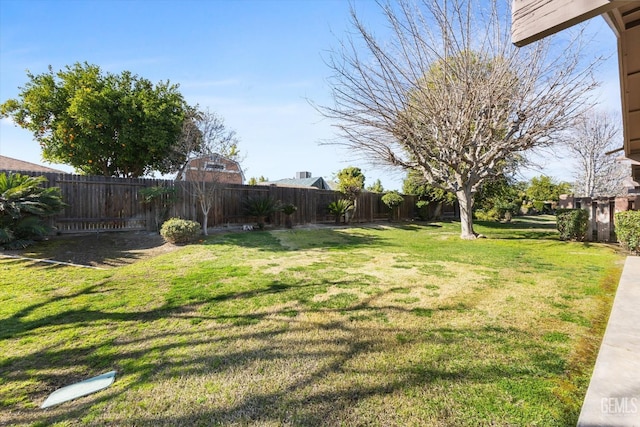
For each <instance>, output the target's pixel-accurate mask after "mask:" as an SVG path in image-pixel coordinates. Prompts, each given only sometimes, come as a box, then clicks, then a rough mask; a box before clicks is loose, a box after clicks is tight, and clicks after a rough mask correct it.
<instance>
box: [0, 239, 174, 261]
mask: <svg viewBox="0 0 640 427" xmlns="http://www.w3.org/2000/svg"><path fill="white" fill-rule="evenodd" d="M173 249H175V247H173V246H172V245H169V244H167V243H166V242H165V241H164V239H163V238H162V237H161V236H160V235H159V234H158V233H150V232H144V231H127V232H104V233H83V234H74V235H61V236H53V237H50V238H49V239H47V240H43V241H40V242H37V243H36V244H34V245H32V246H29V247H27V248H25V249H23V250H17V251H4V252H3V253H4V254H6V255H9V256H23V257H28V258H32V259H44V260H51V261H59V262H63V263H71V264H78V265H85V266H94V267H107V268H109V267H117V266H121V265H126V264H131V263H133V262H135V261H137V260H139V259H142V258H144V257H145V256H146V255H145V254H147V253H161V252H168V251H171V250H173ZM32 265H33V266H35V265H43V264H38V263H34V264H32ZM44 265H47V266H53V265H55V264H50V263H47V264H44Z"/></svg>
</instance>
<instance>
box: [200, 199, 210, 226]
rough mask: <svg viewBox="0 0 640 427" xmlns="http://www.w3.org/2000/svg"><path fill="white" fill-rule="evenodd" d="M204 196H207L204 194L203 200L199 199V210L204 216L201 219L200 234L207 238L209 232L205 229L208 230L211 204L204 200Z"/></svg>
mask: <svg viewBox="0 0 640 427" xmlns="http://www.w3.org/2000/svg"><path fill="white" fill-rule="evenodd" d="M206 196H208V194H206V193H205V195H204V196H203V198H201V199H200V208H201V210H202V215H203V216H204V218H202V234H204V235H205V236H208V235H209V232H208V231H207V229H208V228H209V211H210V210H211V203H210V202H209V201H208V200H207V199H205V197H206Z"/></svg>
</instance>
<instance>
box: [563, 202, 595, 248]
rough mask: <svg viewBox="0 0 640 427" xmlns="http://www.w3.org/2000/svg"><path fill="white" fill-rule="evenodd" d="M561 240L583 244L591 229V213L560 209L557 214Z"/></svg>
mask: <svg viewBox="0 0 640 427" xmlns="http://www.w3.org/2000/svg"><path fill="white" fill-rule="evenodd" d="M556 220H557V227H558V231H559V232H560V240H576V241H578V242H582V241H583V240H585V238H586V237H587V230H588V229H589V212H588V211H586V210H584V209H558V210H557V212H556Z"/></svg>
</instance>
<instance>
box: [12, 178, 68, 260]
mask: <svg viewBox="0 0 640 427" xmlns="http://www.w3.org/2000/svg"><path fill="white" fill-rule="evenodd" d="M46 181H47V178H45V177H43V176H38V177H32V176H28V175H21V174H19V173H9V174H6V173H2V174H0V245H2V246H4V247H8V248H18V247H25V246H27V245H28V244H30V243H31V242H32V241H33V239H34V238H37V237H42V236H43V235H45V234H46V233H47V232H48V230H49V227H48V226H47V224H46V223H45V222H44V219H45V218H47V217H50V216H52V215H55V214H57V213H58V212H60V211H61V210H62V209H63V208H64V203H63V202H62V196H61V194H60V189H59V188H57V187H49V188H44V187H42V184H43V183H44V182H46Z"/></svg>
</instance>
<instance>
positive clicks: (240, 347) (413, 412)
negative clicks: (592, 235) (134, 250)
mask: <svg viewBox="0 0 640 427" xmlns="http://www.w3.org/2000/svg"><path fill="white" fill-rule="evenodd" d="M477 231H479V232H481V233H482V234H484V235H486V236H487V237H488V238H487V239H479V240H476V241H464V240H461V239H459V237H458V236H459V224H457V223H442V224H431V225H424V224H422V225H421V224H410V223H408V224H402V225H399V224H398V225H393V224H388V225H381V226H375V227H373V226H372V227H352V228H336V229H330V228H328V229H314V230H301V229H294V230H281V231H280V230H278V231H271V232H244V233H238V234H226V235H217V236H210V237H209V238H208V239H207V240H205V241H204V242H202V243H200V244H197V245H190V246H185V247H183V248H180V249H179V250H177V251H174V252H171V253H166V254H163V255H160V256H156V257H154V258H151V259H144V260H140V261H137V262H135V263H133V264H131V265H126V266H121V267H117V268H112V269H109V270H91V269H84V268H77V267H72V266H56V265H50V264H39V263H34V262H30V261H21V260H7V259H0V425H4V424H6V425H14V424H15V425H30V424H33V425H42V426H44V425H59V426H66V425H136V426H147V425H148V426H157V425H167V426H176V425H184V426H197V425H201V426H211V425H261V426H276V425H291V426H300V425H332V426H337V425H344V426H355V425H372V426H375V425H380V426H391V425H398V426H409V425H415V426H431V425H433V426H478V425H492V426H507V425H508V426H513V425H518V426H520V425H527V426H530V425H538V426H569V425H572V426H573V425H575V423H576V420H577V416H578V413H579V410H580V405H581V403H582V399H583V397H584V394H585V392H586V388H587V385H588V381H589V374H590V372H591V369H592V367H593V363H594V360H595V355H596V353H597V349H598V346H599V343H600V340H601V336H602V333H603V330H604V325H605V323H606V319H607V316H608V312H609V309H610V306H611V302H612V297H613V294H614V292H615V287H616V285H617V282H618V279H619V275H620V271H621V268H622V262H623V256H622V255H620V254H618V253H616V251H615V250H614V248H612V247H610V246H604V245H597V244H583V243H566V242H560V241H558V239H557V236H556V233H555V231H554V230H553V229H552V228H549V225H548V224H546V223H544V222H541V223H538V222H533V221H526V220H519V221H516V222H514V223H513V224H506V225H505V224H490V223H480V224H478V226H477ZM110 370H116V371H117V372H118V373H117V377H116V381H115V383H114V384H113V385H112V386H111V387H109V388H108V389H106V390H104V391H102V392H99V393H96V394H94V395H90V396H86V397H83V398H80V399H77V400H75V401H72V402H67V403H65V404H62V405H60V406H57V407H54V408H50V409H48V410H42V409H39V405H40V404H41V403H42V401H43V400H44V399H45V398H46V396H47V395H48V394H49V393H51V392H52V391H53V390H55V389H57V388H59V387H61V386H64V385H67V384H70V383H73V382H75V381H79V380H82V379H85V378H88V377H91V376H94V375H98V374H101V373H103V372H106V371H110Z"/></svg>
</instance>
